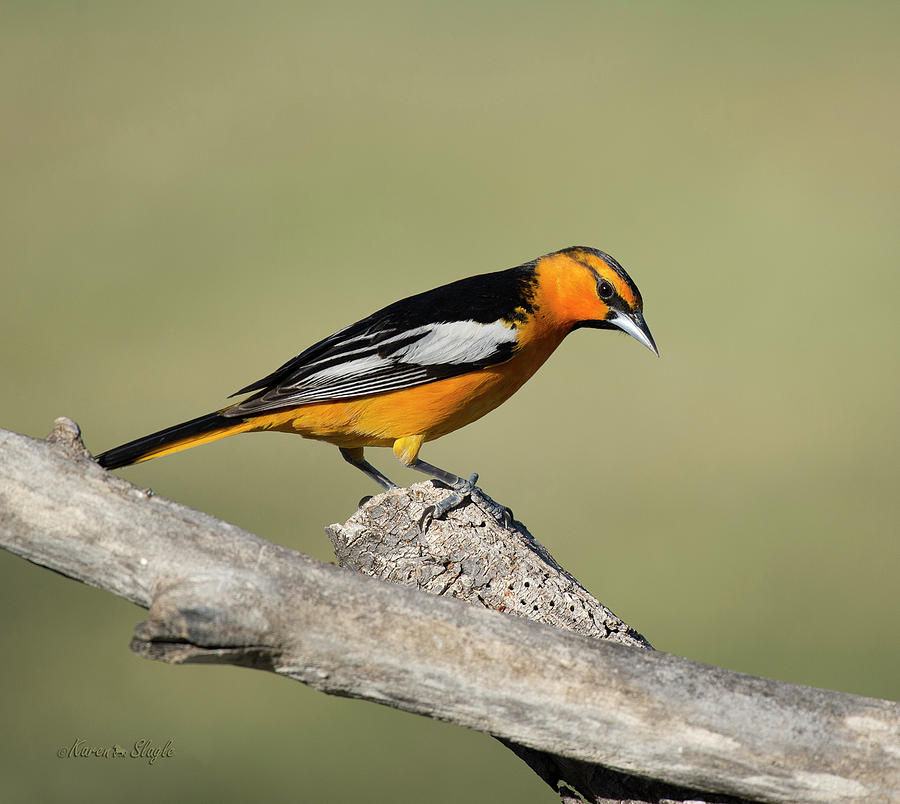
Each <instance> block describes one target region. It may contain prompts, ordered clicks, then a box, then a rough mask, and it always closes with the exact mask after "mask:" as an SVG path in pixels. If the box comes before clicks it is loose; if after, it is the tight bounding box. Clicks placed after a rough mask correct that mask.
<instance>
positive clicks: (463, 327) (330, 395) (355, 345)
mask: <svg viewBox="0 0 900 804" xmlns="http://www.w3.org/2000/svg"><path fill="white" fill-rule="evenodd" d="M343 332H345V333H346V334H347V335H346V336H342V333H341V332H339V333H336V334H335V335H332V336H331V337H330V338H327V339H326V340H325V341H322V342H320V343H319V344H316V345H315V346H313V347H311V348H310V349H308V350H307V351H306V352H304V353H302V354H300V355H298V356H297V357H296V358H294V360H292V361H291V362H290V363H288V364H285V366H290V369H291V370H290V372H289V373H287V372H286V373H285V375H284V376H282V377H279V378H278V380H277V381H274V382H271V383H267V384H266V385H262V386H260V384H257V383H255V384H254V385H252V386H248V387H247V389H245V390H256V389H260V393H258V394H256V395H254V396H252V397H250V398H249V399H247V400H245V401H244V402H242V403H240V404H239V405H236V406H235V407H233V408H231V409H229V410H228V411H227V412H226V413H225V415H226V416H246V415H248V414H257V413H262V412H265V411H268V410H275V409H278V408H285V407H292V406H294V405H307V404H310V403H312V402H337V401H341V400H347V399H354V398H357V397H362V396H370V395H371V394H380V393H385V392H387V391H397V390H401V389H404V388H412V387H415V386H417V385H424V384H425V383H429V382H435V381H436V380H441V379H446V378H448V377H453V376H457V375H459V374H464V373H466V372H469V371H473V370H475V369H477V368H483V367H485V366H488V365H491V364H493V363H498V362H501V361H503V360H508V359H509V358H510V357H512V354H513V352H514V350H515V347H516V344H517V339H516V329H515V327H514V326H512V325H509V324H505V323H503V322H501V321H497V322H493V323H490V324H482V323H479V322H476V321H452V322H441V323H435V324H429V325H423V326H420V327H415V328H413V329H411V330H398V329H396V328H393V327H392V328H386V329H377V328H371V329H370V331H367V332H366V333H365V334H364V335H358V334H357V333H355V332H351V331H350V330H344V331H343ZM277 374H278V372H275V373H274V374H273V375H270V376H271V377H273V379H274V377H275V376H276V375H277ZM260 382H262V381H260Z"/></svg>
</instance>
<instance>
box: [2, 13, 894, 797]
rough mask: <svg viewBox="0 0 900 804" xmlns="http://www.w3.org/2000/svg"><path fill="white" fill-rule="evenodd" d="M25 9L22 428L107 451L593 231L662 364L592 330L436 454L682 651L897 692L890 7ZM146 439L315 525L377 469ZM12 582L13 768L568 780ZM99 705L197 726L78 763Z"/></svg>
mask: <svg viewBox="0 0 900 804" xmlns="http://www.w3.org/2000/svg"><path fill="white" fill-rule="evenodd" d="M0 13H2V22H0V65H2V69H0V87H2V90H0V92H2V96H0V97H2V110H3V111H2V126H0V160H2V176H3V181H2V186H0V204H2V213H0V242H2V252H0V253H2V265H3V268H2V272H3V273H2V299H3V305H2V310H3V315H2V318H0V336H2V339H3V343H4V344H5V347H4V349H3V350H2V355H0V372H2V377H3V393H2V397H0V413H2V416H0V426H3V427H5V428H8V429H12V430H17V431H19V432H24V433H29V434H32V435H37V436H42V435H44V434H46V433H47V432H48V431H49V429H50V427H51V425H52V421H53V419H54V417H56V416H59V415H68V416H71V417H73V418H75V419H76V420H77V421H78V422H79V423H80V424H81V426H82V428H83V430H84V435H85V441H86V443H87V445H88V446H89V447H90V448H91V449H92V450H93V451H94V452H100V451H102V450H104V449H107V448H109V447H111V446H113V445H116V444H118V443H120V442H122V441H126V440H130V439H131V438H134V437H137V436H139V435H143V434H145V433H147V432H150V431H152V430H156V429H159V428H161V427H163V426H166V425H169V424H172V423H175V422H177V421H180V420H182V419H186V418H191V417H193V416H195V415H198V414H200V413H205V412H207V411H209V410H212V409H215V408H217V407H219V406H220V405H221V404H223V400H224V398H225V396H226V395H227V394H229V393H231V392H232V391H234V390H235V389H237V388H239V387H241V386H242V385H244V384H246V383H248V382H250V381H252V380H255V379H257V378H258V377H260V376H262V375H264V374H266V373H268V372H269V371H270V370H272V369H273V368H275V367H276V366H278V365H280V364H281V362H283V361H284V360H285V359H287V358H289V357H291V356H292V355H294V354H295V353H296V352H298V351H299V350H300V349H302V348H303V347H305V346H307V345H309V344H310V343H312V342H313V341H315V340H317V339H318V338H320V337H322V336H325V335H327V334H330V333H331V332H332V331H334V330H336V329H338V328H339V327H341V326H343V325H345V324H348V323H350V322H352V321H354V320H356V319H358V318H360V317H362V316H364V315H366V314H368V313H369V312H371V311H373V310H374V309H377V308H378V307H381V306H383V305H384V304H386V303H388V302H390V301H393V300H395V299H397V298H400V297H402V296H405V295H409V294H410V293H412V292H416V291H420V290H424V289H427V288H430V287H433V286H435V285H438V284H441V283H444V282H447V281H450V280H453V279H456V278H459V277H462V276H465V275H468V274H473V273H479V272H483V271H488V270H495V269H499V268H505V267H509V266H512V265H515V264H518V263H520V262H524V261H526V260H528V259H530V258H532V257H534V256H536V255H538V254H542V253H545V252H548V251H552V250H555V249H557V248H561V247H564V246H567V245H571V244H587V245H593V246H597V247H599V248H603V249H605V250H607V251H609V252H611V253H612V254H613V255H615V256H616V257H617V258H618V259H619V260H620V261H621V262H622V263H623V264H624V265H625V266H626V268H627V269H628V270H629V271H630V273H631V274H632V276H633V277H634V278H635V280H636V281H637V283H638V285H639V286H640V288H641V290H642V292H643V295H644V299H645V312H646V316H647V320H648V322H649V324H650V326H651V328H652V330H653V333H654V335H655V336H656V340H657V342H658V343H659V346H660V351H661V354H662V359H661V360H656V359H654V358H653V357H652V356H651V355H650V354H648V353H647V351H646V350H645V349H643V348H641V347H640V346H639V345H638V344H636V343H635V342H634V341H632V340H631V339H628V338H626V337H625V336H618V335H614V334H611V333H606V332H596V331H581V332H578V333H576V334H575V335H573V337H572V338H570V339H569V341H568V342H566V343H565V344H564V345H563V347H562V348H561V349H560V351H559V352H558V354H557V355H555V356H554V357H553V359H552V360H551V361H550V362H549V363H548V364H547V365H546V366H545V367H544V368H543V369H542V371H541V372H539V373H538V375H537V376H536V377H535V378H534V379H533V380H532V381H531V382H530V383H529V384H528V385H526V386H525V388H524V389H523V390H522V391H521V392H520V393H519V394H518V395H517V396H516V397H515V398H514V399H513V400H511V401H510V402H508V403H507V404H506V405H504V406H503V407H502V408H500V409H499V410H498V411H496V412H494V413H492V414H491V415H489V416H488V417H486V418H485V419H482V420H481V421H479V422H477V423H476V424H474V425H472V426H471V427H469V428H467V429H465V430H463V431H461V432H459V433H456V434H454V435H452V436H450V437H448V438H445V439H443V440H442V441H439V442H437V443H434V444H431V445H428V446H427V447H426V449H425V451H424V453H423V454H424V456H425V458H426V459H427V460H429V461H433V462H435V463H437V464H438V465H440V466H445V467H447V468H450V469H453V470H455V471H458V472H460V473H463V474H464V473H468V472H470V471H473V470H478V471H479V472H481V476H482V480H483V484H484V486H485V488H486V489H487V490H488V491H489V493H491V494H492V495H494V496H495V497H496V498H497V499H499V500H502V501H504V502H505V503H507V504H509V505H510V506H511V507H513V508H514V509H515V511H516V514H517V516H518V517H519V518H521V519H523V520H524V521H525V522H526V523H527V524H528V525H529V527H530V528H531V530H532V532H533V533H534V534H535V535H536V536H537V538H538V539H540V540H541V541H543V542H544V543H545V544H546V545H547V546H548V547H549V548H550V549H551V550H552V552H553V553H554V555H555V556H556V557H557V558H558V559H559V560H560V561H561V562H562V564H563V565H564V566H566V567H567V568H568V569H569V570H571V571H572V572H573V573H574V574H575V575H576V576H577V577H578V578H579V579H580V580H581V581H582V582H583V583H584V584H585V585H586V586H587V587H588V588H589V589H590V590H591V591H593V592H594V593H595V594H596V595H597V596H598V597H599V598H600V599H601V600H603V601H604V602H605V603H606V604H608V605H609V606H610V607H612V609H613V610H614V611H616V612H617V613H618V614H619V615H621V616H622V617H624V618H625V619H626V620H628V621H629V622H630V623H632V624H633V625H634V626H635V627H637V628H638V629H639V630H641V631H642V632H643V633H644V634H646V636H647V637H648V638H649V639H650V640H651V641H652V642H653V643H654V644H655V645H656V646H657V647H658V648H660V649H663V650H666V651H671V652H674V653H678V654H681V655H684V656H688V657H691V658H693V659H697V660H701V661H704V662H709V663H712V664H717V665H723V666H725V667H730V668H735V669H738V670H742V671H745V672H748V673H753V674H758V675H763V676H769V677H773V678H778V679H783V680H786V681H794V682H798V683H802V684H810V685H815V686H821V687H828V688H832V689H838V690H846V691H849V692H854V693H859V694H863V695H871V696H877V697H888V698H891V697H893V698H896V697H900V651H898V642H900V639H898V636H900V635H898V626H897V614H898V602H900V594H898V581H897V579H898V569H900V562H898V547H897V530H898V525H897V523H898V514H900V510H898V509H900V504H898V493H897V479H898V468H900V466H898V463H900V462H898V457H897V443H898V440H900V426H898V402H900V372H898V365H900V360H898V358H900V354H898V353H900V348H898V347H900V337H898V336H900V324H898V316H897V313H896V308H895V305H896V300H897V298H898V294H900V273H898V270H897V260H898V253H900V251H898V248H900V226H898V223H897V210H898V202H900V159H898V142H900V103H898V85H900V84H898V79H900V48H898V36H897V31H898V30H900V28H898V26H900V5H898V4H896V3H883V4H880V3H862V4H849V3H843V4H838V3H821V2H815V3H813V2H809V3H798V2H788V3H761V4H754V5H752V6H747V5H746V4H737V3H729V4H717V3H704V2H686V3H679V4H671V3H652V2H651V3H640V4H633V3H627V2H617V3H597V2H585V3H571V2H557V3H546V4H534V3H527V2H525V3H523V2H518V3H489V4H484V3H473V2H457V3H454V4H452V5H450V4H444V5H441V4H437V3H418V4H416V3H396V2H394V3H388V4H378V5H376V4H367V3H343V4H333V3H283V4H277V3H265V2H263V3H255V4H238V3H206V4H204V3H180V2H179V3H164V2H155V3H148V4H135V3H87V2H83V3H58V2H57V3H45V2H33V1H32V2H27V3H25V2H23V3H8V2H5V3H3V4H2V5H0ZM623 421H624V422H627V425H626V426H624V427H623V426H622V425H621V424H620V423H621V422H623ZM372 457H373V459H374V461H375V462H376V463H377V464H378V465H379V466H380V467H381V468H383V469H384V470H385V471H386V472H387V473H388V474H389V475H390V476H391V477H394V478H395V479H398V480H400V481H402V482H411V481H413V480H416V479H420V478H418V477H417V476H415V475H414V474H412V473H410V472H407V471H405V470H401V469H400V468H399V466H398V465H397V464H396V462H395V461H394V459H393V457H392V456H391V455H390V453H389V452H387V451H377V452H375V453H373V456H372ZM122 474H124V476H125V477H127V478H129V479H130V480H132V481H134V482H135V483H138V484H140V485H141V486H148V487H152V488H153V489H154V490H155V491H156V492H157V493H160V494H163V495H165V496H167V497H170V498H172V499H175V500H178V501H180V502H183V503H186V504H188V505H191V506H194V507H197V508H200V509H202V510H204V511H208V512H211V513H213V514H215V515H217V516H219V517H222V518H224V519H227V520H229V521H232V522H236V523H238V524H240V525H242V526H243V527H245V528H248V529H249V530H251V531H253V532H255V533H258V534H261V535H262V536H264V537H266V538H269V539H272V540H274V541H277V542H280V543H282V544H286V545H289V546H291V547H294V548H296V549H298V550H302V551H304V552H307V553H310V554H312V555H314V556H317V557H319V558H321V559H325V560H329V559H330V558H332V555H331V551H330V546H329V543H328V541H327V539H326V538H325V536H324V534H323V530H322V528H323V526H324V525H327V524H328V523H331V522H334V521H342V520H344V519H346V518H347V516H349V515H350V514H351V512H352V511H353V509H354V507H355V504H356V501H357V500H358V499H359V498H360V497H362V496H363V495H365V494H369V493H372V492H373V490H374V487H373V486H371V485H370V483H369V481H368V480H367V479H366V478H365V477H363V475H362V474H361V473H359V472H357V471H356V470H354V469H353V468H351V467H349V466H348V465H346V464H345V463H344V462H343V461H342V460H341V459H340V457H339V455H338V454H337V451H336V450H335V449H334V448H332V447H329V446H327V445H324V444H319V443H314V442H308V441H301V440H300V439H297V438H289V437H287V436H284V435H267V436H261V435H259V436H253V437H240V438H234V439H230V440H226V441H223V442H219V443H217V444H213V445H210V446H206V447H203V448H200V449H196V450H193V451H189V452H186V453H182V454H180V455H177V456H172V457H168V458H164V459H161V460H159V461H156V462H151V463H149V464H145V465H143V466H140V467H134V468H131V469H128V470H123V472H122ZM0 599H2V605H3V611H4V614H5V616H4V626H3V629H2V641H0V646H2V649H3V654H4V661H3V662H2V666H0V685H2V690H3V706H2V711H3V714H4V720H5V723H6V726H5V728H4V729H3V731H2V735H0V798H2V799H3V800H4V801H26V802H27V801H46V800H51V799H62V798H65V799H66V800H70V801H121V800H124V799H126V798H128V799H130V800H133V801H139V802H140V801H157V800H159V798H160V796H161V795H165V796H166V797H167V798H189V797H190V798H195V799H201V800H218V801H223V802H232V801H235V802H236V801H244V800H247V799H248V798H250V797H251V796H252V797H253V798H260V799H266V800H270V801H276V802H278V801H348V800H353V799H356V800H360V799H361V800H366V801H391V802H416V801H420V800H421V799H422V798H423V797H425V796H426V795H427V798H428V799H429V800H430V801H432V802H456V801H460V800H466V801H471V802H489V801H490V802H493V801H497V800H503V801H523V802H524V801H534V802H541V801H552V800H554V796H553V795H552V793H551V792H550V791H549V789H545V788H544V786H543V783H541V782H539V781H538V779H537V777H535V776H533V774H531V772H530V771H529V770H527V769H526V768H525V766H524V765H522V764H521V763H520V762H519V761H518V760H517V759H515V758H514V757H513V756H512V754H510V753H509V752H508V751H506V750H504V749H503V748H501V747H500V745H499V744H497V743H495V742H494V741H492V740H491V739H490V738H489V737H487V736H485V735H481V734H477V733H473V732H468V731H465V730H463V729H460V728H457V727H454V726H450V725H446V724H440V723H435V722H431V721H428V720H426V719H424V718H420V717H414V716H411V715H406V714H402V713H398V712H395V711H392V710H388V709H385V708H381V707H378V706H375V705H371V704H366V703H361V702H356V701H348V700H342V699H334V698H328V697H326V696H323V695H321V694H319V693H316V692H312V691H310V690H308V689H306V688H303V687H301V686H300V685H298V684H294V683H289V682H287V681H284V680H281V679H278V678H275V677H274V676H268V675H265V674H262V673H257V672H252V671H247V670H237V669H231V668H209V667H180V668H179V667H169V666H166V665H162V664H155V663H151V662H146V661H143V660H140V659H137V658H135V657H133V656H132V655H131V654H130V652H129V651H128V647H127V646H128V640H129V637H130V634H131V631H132V628H133V625H134V624H135V623H136V622H138V621H139V620H140V619H142V618H143V612H142V611H141V610H139V609H137V608H135V607H133V606H131V605H130V604H128V603H125V602H123V601H121V600H118V599H116V598H113V597H112V596H111V595H109V594H106V593H102V592H99V591H97V590H94V589H90V588H87V587H85V586H81V585H79V584H76V583H74V582H72V581H68V580H65V579H63V578H61V577H59V576H56V575H54V574H52V573H50V572H47V571H46V570H41V569H37V568H35V567H32V566H31V565H28V564H26V563H25V562H24V561H22V560H20V559H17V558H14V557H12V556H9V555H7V554H5V553H4V554H2V555H0ZM78 737H81V738H84V739H86V740H87V741H88V743H89V744H97V745H106V744H111V743H113V742H118V743H120V744H122V743H124V744H130V743H131V742H133V741H134V740H136V739H139V738H142V737H147V738H150V739H152V740H153V741H154V742H157V743H163V742H165V741H166V740H167V739H170V738H171V739H174V740H175V747H176V756H175V757H173V758H171V759H168V760H160V761H158V762H157V764H155V765H154V766H152V767H150V766H148V765H144V764H143V763H140V762H136V761H127V762H114V761H103V760H80V761H79V760H59V759H57V758H56V751H57V749H58V748H59V747H61V746H64V745H66V744H69V743H71V742H72V741H73V740H74V739H75V738H78ZM176 791H177V793H176Z"/></svg>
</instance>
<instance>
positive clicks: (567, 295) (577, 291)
mask: <svg viewBox="0 0 900 804" xmlns="http://www.w3.org/2000/svg"><path fill="white" fill-rule="evenodd" d="M535 268H536V272H537V274H538V276H539V277H540V285H541V287H542V289H543V291H544V292H543V293H542V295H543V296H544V297H545V301H546V303H547V304H548V305H549V308H550V311H551V312H552V315H553V316H554V317H555V318H556V319H557V320H558V321H560V322H561V323H563V324H564V325H565V326H567V327H568V328H569V330H572V329H577V328H579V327H591V328H593V329H621V330H622V331H623V332H627V333H628V334H629V335H631V337H632V338H634V339H635V340H637V341H640V342H641V343H642V344H644V346H646V347H647V348H648V349H649V350H650V351H651V352H653V353H654V354H655V355H656V356H657V357H659V350H658V349H657V348H656V343H655V342H654V341H653V336H652V335H651V334H650V329H649V327H648V326H647V323H646V321H644V301H643V299H642V298H641V292H640V291H639V290H638V289H637V285H635V284H634V282H632V281H631V277H630V276H628V274H627V273H626V272H625V269H624V268H623V267H622V266H621V265H619V263H618V262H616V260H615V259H614V258H613V257H611V256H610V255H609V254H607V253H606V252H604V251H600V250H599V249H595V248H590V247H588V246H572V247H570V248H566V249H563V250H562V251H557V252H554V253H553V254H548V255H547V256H546V257H541V258H540V259H539V260H538V261H537V264H536V266H535Z"/></svg>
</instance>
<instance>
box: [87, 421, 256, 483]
mask: <svg viewBox="0 0 900 804" xmlns="http://www.w3.org/2000/svg"><path fill="white" fill-rule="evenodd" d="M250 429H253V424H248V423H247V420H246V419H235V418H233V417H229V416H223V415H222V412H221V411H217V412H216V413H207V414H206V415H205V416H199V417H198V418H196V419H191V420H190V421H187V422H182V423H181V424H176V425H174V426H173V427H167V428H166V429H165V430H160V431H159V432H158V433H151V434H150V435H147V436H144V437H143V438H138V439H136V440H134V441H129V442H128V443H127V444H122V446H120V447H115V448H113V449H111V450H108V451H106V452H104V453H103V454H102V455H98V456H97V462H98V463H99V464H100V465H101V466H102V467H103V468H105V469H118V468H119V467H120V466H130V465H131V464H133V463H139V462H140V461H146V460H149V459H150V458H156V457H159V456H160V455H167V454H169V453H170V452H178V451H179V450H182V449H187V448H188V447H193V446H195V445H197V444H205V443H207V442H208V441H215V440H217V439H219V438H224V437H225V436H229V435H233V434H234V433H243V432H246V431H247V430H250Z"/></svg>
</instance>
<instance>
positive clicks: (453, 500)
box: [410, 458, 514, 527]
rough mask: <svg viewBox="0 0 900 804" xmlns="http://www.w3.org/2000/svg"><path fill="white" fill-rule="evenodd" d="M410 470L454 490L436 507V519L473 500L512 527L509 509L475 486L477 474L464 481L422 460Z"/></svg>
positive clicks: (511, 516) (495, 517)
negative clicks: (428, 476) (434, 479)
mask: <svg viewBox="0 0 900 804" xmlns="http://www.w3.org/2000/svg"><path fill="white" fill-rule="evenodd" d="M410 468H411V469H416V470H418V471H419V472H424V473H425V474H426V475H430V476H431V477H434V478H437V479H438V480H440V481H441V482H442V483H446V484H447V485H448V486H450V488H451V489H453V493H452V494H448V495H447V496H446V497H444V499H443V500H441V501H440V502H439V503H438V504H437V505H435V506H434V511H433V512H432V517H433V518H434V519H443V518H444V517H445V516H446V515H447V513H448V512H449V511H451V510H452V509H454V508H456V507H457V506H459V505H462V503H464V502H465V501H466V500H472V502H474V503H475V504H476V505H478V506H480V507H481V508H483V509H485V510H486V511H487V512H488V513H489V514H490V515H491V516H492V517H494V519H496V520H497V521H498V522H499V523H500V524H501V525H503V526H504V527H509V526H510V525H512V523H513V521H514V520H513V513H512V511H511V510H510V509H509V508H506V507H505V506H503V505H500V503H498V502H496V501H495V500H492V499H491V498H490V497H488V496H487V494H485V493H484V492H483V491H482V490H481V489H480V488H478V486H476V485H475V484H476V483H477V482H478V473H477V472H475V473H473V474H472V475H470V476H469V479H468V480H463V479H462V478H461V477H460V476H459V475H454V474H452V473H451V472H447V471H445V470H444V469H441V468H439V467H437V466H433V465H432V464H430V463H426V462H425V461H423V460H421V459H420V458H416V460H415V462H414V463H413V464H411V466H410Z"/></svg>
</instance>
